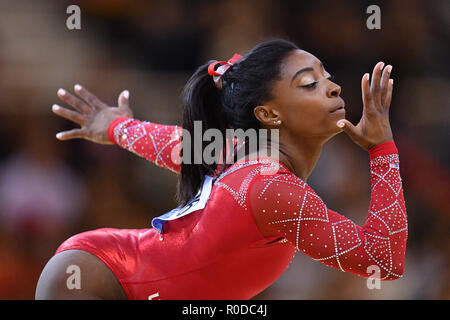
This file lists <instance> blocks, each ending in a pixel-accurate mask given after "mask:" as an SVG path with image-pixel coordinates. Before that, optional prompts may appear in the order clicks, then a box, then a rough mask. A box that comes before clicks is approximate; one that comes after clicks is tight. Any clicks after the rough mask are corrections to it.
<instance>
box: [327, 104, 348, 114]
mask: <svg viewBox="0 0 450 320" xmlns="http://www.w3.org/2000/svg"><path fill="white" fill-rule="evenodd" d="M339 110H342V111H343V110H345V105H343V104H342V105H339V106H336V107H335V108H334V109H332V110H331V111H330V113H333V112H336V111H339Z"/></svg>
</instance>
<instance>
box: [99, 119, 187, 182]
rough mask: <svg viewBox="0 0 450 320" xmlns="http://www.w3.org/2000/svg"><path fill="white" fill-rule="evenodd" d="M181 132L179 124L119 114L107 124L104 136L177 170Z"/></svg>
mask: <svg viewBox="0 0 450 320" xmlns="http://www.w3.org/2000/svg"><path fill="white" fill-rule="evenodd" d="M181 132H182V128H181V127H179V126H166V125H162V124H156V123H151V122H147V121H139V120H137V119H133V118H127V117H120V118H117V119H115V120H114V121H113V122H112V123H111V124H110V125H109V128H108V138H109V140H110V141H111V142H113V143H115V144H117V145H119V146H120V147H122V148H124V149H127V150H128V151H131V152H133V153H134V154H137V155H139V156H140V157H143V158H145V159H147V160H149V161H151V162H153V163H155V164H156V165H158V166H161V167H163V168H166V169H169V170H171V171H174V172H177V173H178V172H180V149H181Z"/></svg>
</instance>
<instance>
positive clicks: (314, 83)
mask: <svg viewBox="0 0 450 320" xmlns="http://www.w3.org/2000/svg"><path fill="white" fill-rule="evenodd" d="M317 82H318V81H314V82H311V83H310V84H307V85H304V86H300V87H302V88H314V87H315V86H316V85H317Z"/></svg>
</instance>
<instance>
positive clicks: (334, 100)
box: [255, 50, 345, 137]
mask: <svg viewBox="0 0 450 320" xmlns="http://www.w3.org/2000/svg"><path fill="white" fill-rule="evenodd" d="M330 78H331V75H330V74H329V73H328V72H327V71H326V70H325V68H324V66H323V64H322V63H321V62H320V60H319V59H317V58H316V57H315V56H313V55H312V54H310V53H308V52H306V51H303V50H295V51H293V52H291V53H290V54H289V55H288V56H287V57H286V58H285V59H284V61H283V63H282V65H281V78H280V79H279V80H278V81H277V82H276V83H275V84H274V87H273V97H274V98H273V99H272V100H271V101H268V102H267V103H266V104H265V106H263V107H262V108H261V109H259V110H256V109H255V115H256V116H257V117H258V119H259V120H260V121H261V122H262V123H263V124H265V125H270V126H271V127H273V126H274V125H275V127H278V128H279V129H280V133H281V134H282V133H283V131H285V132H286V133H288V134H291V135H293V136H295V137H299V136H305V137H308V136H310V137H312V136H323V137H331V136H333V135H335V134H337V133H339V132H341V131H342V129H340V128H338V127H337V126H336V122H337V121H338V120H340V119H344V118H345V109H344V100H343V99H342V98H341V97H340V93H341V87H339V86H338V85H337V84H335V83H334V82H332V81H331V80H330ZM338 108H340V109H338ZM257 109H258V108H257ZM336 109H338V110H337V111H335V110H336ZM333 111H334V112H333ZM258 114H259V116H258ZM276 120H281V121H282V123H281V124H279V125H277V124H276V123H275V124H274V121H276Z"/></svg>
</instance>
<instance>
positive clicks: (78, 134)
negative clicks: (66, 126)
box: [56, 129, 88, 141]
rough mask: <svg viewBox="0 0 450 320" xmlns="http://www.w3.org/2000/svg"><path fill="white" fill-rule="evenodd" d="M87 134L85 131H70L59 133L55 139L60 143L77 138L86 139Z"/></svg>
mask: <svg viewBox="0 0 450 320" xmlns="http://www.w3.org/2000/svg"><path fill="white" fill-rule="evenodd" d="M87 137H88V133H87V132H86V130H85V129H72V130H69V131H63V132H59V133H58V134H57V135H56V138H57V139H59V140H62V141H65V140H70V139H78V138H87Z"/></svg>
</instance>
